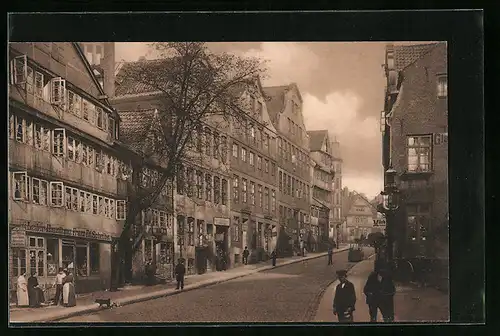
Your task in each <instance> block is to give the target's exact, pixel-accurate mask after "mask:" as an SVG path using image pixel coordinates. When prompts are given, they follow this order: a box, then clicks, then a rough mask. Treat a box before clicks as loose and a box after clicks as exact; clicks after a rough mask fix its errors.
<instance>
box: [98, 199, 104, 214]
mask: <svg viewBox="0 0 500 336" xmlns="http://www.w3.org/2000/svg"><path fill="white" fill-rule="evenodd" d="M97 207H98V209H99V211H98V212H97V214H98V215H99V216H104V196H97Z"/></svg>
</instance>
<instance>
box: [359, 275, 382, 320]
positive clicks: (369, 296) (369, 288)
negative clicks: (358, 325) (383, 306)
mask: <svg viewBox="0 0 500 336" xmlns="http://www.w3.org/2000/svg"><path fill="white" fill-rule="evenodd" d="M381 283H382V276H381V275H380V273H379V272H378V270H377V269H376V270H375V271H373V272H372V273H371V274H370V275H369V276H368V279H367V280H366V284H365V287H364V288H363V293H364V294H365V295H366V304H367V305H368V311H369V312H370V322H377V315H378V309H379V306H380V296H381V290H382V287H381Z"/></svg>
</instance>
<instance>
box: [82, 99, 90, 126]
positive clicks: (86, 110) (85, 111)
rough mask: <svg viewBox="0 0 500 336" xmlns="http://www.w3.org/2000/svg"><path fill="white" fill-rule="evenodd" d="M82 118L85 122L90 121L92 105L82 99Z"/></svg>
mask: <svg viewBox="0 0 500 336" xmlns="http://www.w3.org/2000/svg"><path fill="white" fill-rule="evenodd" d="M82 117H83V119H84V120H87V121H90V103H89V102H88V101H87V100H85V99H82Z"/></svg>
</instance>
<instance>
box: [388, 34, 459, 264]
mask: <svg viewBox="0 0 500 336" xmlns="http://www.w3.org/2000/svg"><path fill="white" fill-rule="evenodd" d="M385 68H386V78H387V92H386V96H385V100H386V105H385V110H384V112H383V114H384V115H383V116H384V120H385V121H386V122H385V123H383V129H382V130H383V132H384V133H383V140H384V142H383V145H384V148H383V154H384V157H383V164H384V168H385V169H387V168H388V167H389V166H392V167H393V168H394V169H395V170H396V172H397V179H396V180H397V183H398V187H399V189H400V190H401V196H402V197H401V199H402V200H401V202H400V207H399V209H398V212H397V214H396V216H397V222H398V226H397V227H396V228H395V234H396V244H395V256H396V257H397V258H415V257H424V258H429V259H438V260H442V261H443V263H444V264H447V260H448V255H449V254H448V141H447V139H448V124H447V116H448V101H447V86H448V85H447V47H446V43H431V44H423V45H422V44H421V45H406V46H404V45H401V46H395V45H388V46H387V48H386V64H385Z"/></svg>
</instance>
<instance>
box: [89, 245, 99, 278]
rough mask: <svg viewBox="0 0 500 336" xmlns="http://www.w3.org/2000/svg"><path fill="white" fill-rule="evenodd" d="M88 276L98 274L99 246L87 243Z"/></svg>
mask: <svg viewBox="0 0 500 336" xmlns="http://www.w3.org/2000/svg"><path fill="white" fill-rule="evenodd" d="M89 257H90V274H91V275H92V274H99V260H100V253H99V244H98V243H89Z"/></svg>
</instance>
